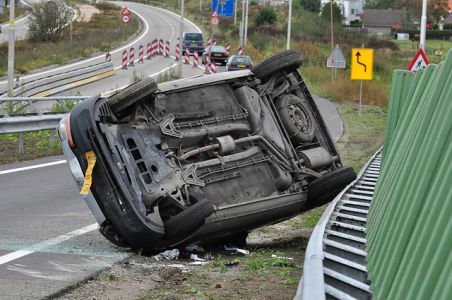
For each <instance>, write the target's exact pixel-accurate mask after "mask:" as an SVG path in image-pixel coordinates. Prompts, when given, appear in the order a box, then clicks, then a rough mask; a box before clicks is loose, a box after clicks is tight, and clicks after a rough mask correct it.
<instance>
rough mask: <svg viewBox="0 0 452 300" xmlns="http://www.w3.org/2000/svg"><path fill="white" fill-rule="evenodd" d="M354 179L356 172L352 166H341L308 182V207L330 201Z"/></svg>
mask: <svg viewBox="0 0 452 300" xmlns="http://www.w3.org/2000/svg"><path fill="white" fill-rule="evenodd" d="M355 179H356V173H355V171H354V170H353V168H341V169H338V170H334V171H332V172H330V173H328V174H325V175H324V176H322V177H320V178H317V179H315V180H313V181H311V182H310V183H309V184H308V206H309V209H311V208H315V207H319V206H322V205H324V204H325V203H328V202H330V201H331V200H333V199H334V197H336V195H337V194H338V193H339V192H340V191H341V190H342V189H344V187H346V186H347V185H348V184H349V183H350V182H352V181H353V180H355Z"/></svg>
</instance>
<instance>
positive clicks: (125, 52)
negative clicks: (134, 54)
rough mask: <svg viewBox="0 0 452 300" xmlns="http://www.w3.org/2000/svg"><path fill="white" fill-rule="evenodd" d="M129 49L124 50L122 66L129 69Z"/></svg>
mask: <svg viewBox="0 0 452 300" xmlns="http://www.w3.org/2000/svg"><path fill="white" fill-rule="evenodd" d="M127 58H128V55H127V50H124V51H122V68H123V69H124V70H127Z"/></svg>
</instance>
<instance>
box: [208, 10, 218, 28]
mask: <svg viewBox="0 0 452 300" xmlns="http://www.w3.org/2000/svg"><path fill="white" fill-rule="evenodd" d="M210 18H211V21H212V25H218V24H220V16H219V15H218V13H217V12H216V11H214V13H213V14H212V16H211V17H210Z"/></svg>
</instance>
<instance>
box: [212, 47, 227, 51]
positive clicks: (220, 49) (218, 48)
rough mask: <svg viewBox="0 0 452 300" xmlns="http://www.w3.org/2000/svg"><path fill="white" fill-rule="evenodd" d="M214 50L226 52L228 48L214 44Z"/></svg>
mask: <svg viewBox="0 0 452 300" xmlns="http://www.w3.org/2000/svg"><path fill="white" fill-rule="evenodd" d="M212 52H226V49H225V48H224V47H223V46H213V47H212Z"/></svg>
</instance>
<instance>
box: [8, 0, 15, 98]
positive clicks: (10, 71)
mask: <svg viewBox="0 0 452 300" xmlns="http://www.w3.org/2000/svg"><path fill="white" fill-rule="evenodd" d="M14 5H15V1H14V0H10V1H9V28H8V30H9V40H8V96H9V97H12V96H13V89H14Z"/></svg>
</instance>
